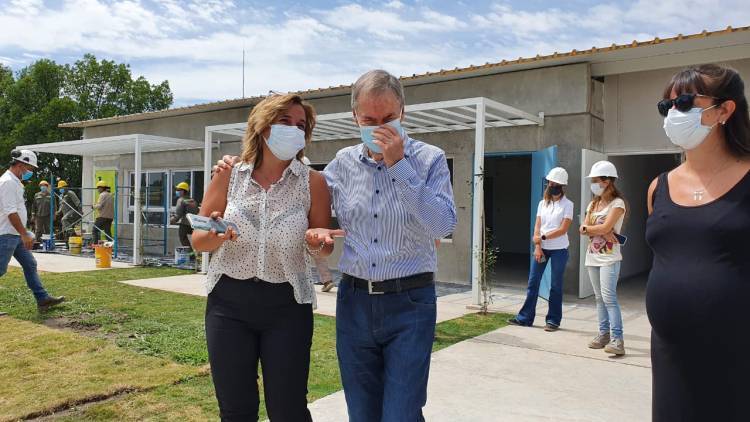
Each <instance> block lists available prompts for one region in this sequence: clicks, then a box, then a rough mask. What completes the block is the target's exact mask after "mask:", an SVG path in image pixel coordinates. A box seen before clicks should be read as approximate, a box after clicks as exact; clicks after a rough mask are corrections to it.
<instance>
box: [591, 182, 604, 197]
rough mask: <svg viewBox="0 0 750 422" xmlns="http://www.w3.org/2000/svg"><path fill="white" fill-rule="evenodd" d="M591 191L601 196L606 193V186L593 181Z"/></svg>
mask: <svg viewBox="0 0 750 422" xmlns="http://www.w3.org/2000/svg"><path fill="white" fill-rule="evenodd" d="M591 193H593V194H594V195H595V196H601V195H602V194H603V193H604V188H603V187H602V186H601V185H600V184H598V183H592V184H591Z"/></svg>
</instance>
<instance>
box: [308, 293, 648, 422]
mask: <svg viewBox="0 0 750 422" xmlns="http://www.w3.org/2000/svg"><path fill="white" fill-rule="evenodd" d="M441 299H442V300H443V301H446V300H450V301H452V303H453V304H468V303H470V299H469V297H468V295H467V294H459V295H453V297H444V298H441ZM523 300H524V294H523V292H521V291H518V290H511V289H502V290H499V291H496V296H495V300H494V304H493V306H492V309H493V310H497V311H502V312H507V313H511V314H513V313H515V312H517V311H518V309H519V308H520V306H521V304H522V301H523ZM569 301H570V302H574V303H573V304H569V305H566V306H564V311H563V313H564V316H563V328H562V329H561V330H560V331H558V332H554V333H547V332H545V331H544V330H543V329H542V326H541V324H542V323H543V318H544V315H545V313H546V303H545V302H544V301H540V302H541V303H540V305H539V307H538V315H541V319H538V320H537V322H536V324H537V325H536V326H535V327H531V328H527V327H515V326H508V327H505V328H502V329H499V330H496V331H494V332H491V333H488V334H486V335H483V336H480V337H477V338H474V339H471V340H467V341H464V342H461V343H458V344H456V345H453V346H451V347H448V348H446V349H443V350H441V351H439V352H437V353H435V354H434V355H433V358H432V366H431V370H430V382H429V385H428V400H427V406H426V407H425V410H424V413H425V418H426V419H427V420H428V421H446V422H447V421H472V422H481V421H487V422H497V421H618V422H619V421H634V422H635V421H638V422H642V421H648V420H650V412H651V369H650V366H651V363H650V358H649V347H650V345H649V333H650V326H649V323H648V319H647V318H646V315H645V311H644V309H643V306H642V305H639V303H638V302H636V301H631V302H632V303H629V304H627V305H625V306H624V308H623V318H624V327H625V343H626V348H627V351H628V354H627V355H626V356H624V357H621V358H614V357H612V356H611V355H607V354H605V353H604V352H603V351H601V350H591V349H589V348H587V347H586V345H587V343H588V341H589V340H590V339H591V338H593V337H594V336H595V335H596V331H597V328H596V327H597V322H596V321H597V318H596V309H595V307H594V306H593V300H585V301H579V300H576V299H574V298H569ZM438 306H439V305H438ZM464 306H465V305H464ZM310 410H311V412H312V415H313V419H314V420H315V421H316V422H328V421H330V422H333V421H344V420H347V413H346V403H345V401H344V394H343V392H337V393H335V394H332V395H330V396H327V397H324V398H322V399H320V400H317V401H316V402H314V403H312V404H311V405H310Z"/></svg>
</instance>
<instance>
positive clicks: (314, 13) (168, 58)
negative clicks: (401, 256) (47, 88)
mask: <svg viewBox="0 0 750 422" xmlns="http://www.w3.org/2000/svg"><path fill="white" fill-rule="evenodd" d="M747 1H748V0H658V1H645V0H641V1H614V0H613V1H608V2H607V1H600V2H597V1H588V0H565V1H541V0H526V1H503V0H496V1H491V0H478V1H429V0H422V1H420V0H411V1H407V0H385V1H368V2H357V1H347V0H337V1H323V0H317V1H307V2H300V1H252V0H245V1H242V0H202V1H198V0H185V1H177V0H160V1H150V0H140V1H138V0H131V1H110V0H60V1H43V0H0V10H2V13H0V62H2V63H4V64H5V65H8V66H11V67H12V68H13V69H16V70H17V69H20V68H22V67H24V66H26V65H28V64H29V63H31V62H33V61H34V60H36V59H38V58H41V57H46V58H51V59H53V60H55V61H57V62H60V63H70V62H73V61H75V60H76V59H78V58H80V57H81V56H82V55H83V54H84V53H93V54H95V55H96V56H97V57H99V58H107V59H113V60H116V61H120V62H127V63H130V65H131V67H132V70H133V73H134V74H136V75H144V76H145V77H146V78H148V79H149V80H151V81H152V82H159V81H161V80H164V79H167V80H169V82H170V85H171V87H172V90H173V92H174V95H175V106H180V105H188V104H195V103H202V102H207V101H215V100H223V99H230V98H239V97H241V96H242V50H243V48H244V49H245V51H246V64H245V95H246V96H252V95H262V94H267V93H268V92H269V90H274V91H281V92H284V91H292V90H300V89H309V88H320V87H328V86H332V85H340V84H350V83H352V82H353V81H354V80H355V79H356V77H357V76H358V75H359V74H361V73H363V72H364V71H366V70H368V69H372V68H384V69H386V70H388V71H390V72H392V73H394V74H396V75H399V76H403V75H411V74H414V73H424V72H427V71H435V70H439V69H452V68H454V67H457V66H459V67H463V66H468V65H471V64H483V63H486V62H497V61H500V60H503V59H515V58H518V57H520V56H523V57H529V56H535V55H536V54H549V53H552V52H555V51H560V52H563V51H569V50H571V49H574V48H575V49H588V48H590V47H592V46H597V47H604V46H609V45H611V44H612V43H613V42H615V43H625V42H630V41H633V40H634V39H635V40H648V39H652V38H654V37H655V36H659V37H668V36H674V35H676V34H677V33H683V34H689V33H696V32H700V31H702V30H704V29H708V30H717V29H723V28H725V27H726V26H727V25H732V26H746V25H750V7H748V3H747Z"/></svg>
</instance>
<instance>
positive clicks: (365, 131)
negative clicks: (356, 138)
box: [359, 119, 406, 154]
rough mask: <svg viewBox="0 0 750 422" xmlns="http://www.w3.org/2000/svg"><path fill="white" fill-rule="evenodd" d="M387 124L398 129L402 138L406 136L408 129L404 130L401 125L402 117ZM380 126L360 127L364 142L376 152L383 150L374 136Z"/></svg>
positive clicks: (379, 152)
mask: <svg viewBox="0 0 750 422" xmlns="http://www.w3.org/2000/svg"><path fill="white" fill-rule="evenodd" d="M386 124H387V125H388V126H391V127H393V128H395V129H396V130H397V131H398V133H399V135H401V138H402V139H403V138H406V131H405V130H404V128H403V126H401V119H395V120H391V121H390V122H388V123H386ZM379 127H380V126H360V127H359V134H360V137H361V138H362V142H363V143H364V144H365V145H366V146H367V149H369V150H370V151H372V152H374V153H375V154H381V153H382V152H383V150H382V149H380V147H379V146H378V144H376V143H375V138H373V137H372V133H373V132H374V131H375V129H377V128H379ZM404 140H405V139H404Z"/></svg>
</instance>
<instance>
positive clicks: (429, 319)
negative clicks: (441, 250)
mask: <svg viewBox="0 0 750 422" xmlns="http://www.w3.org/2000/svg"><path fill="white" fill-rule="evenodd" d="M352 112H353V114H354V118H355V120H356V122H357V124H358V125H359V126H360V129H361V132H362V140H363V143H362V144H358V145H355V146H351V147H348V148H344V149H342V150H341V151H339V152H338V153H337V154H336V158H335V159H334V160H333V161H331V163H330V164H329V165H328V166H327V167H326V169H325V171H324V175H325V177H326V181H327V182H328V187H329V189H330V191H331V194H332V196H333V204H334V208H335V209H336V216H337V217H338V221H339V224H340V226H341V228H342V229H343V230H344V232H345V233H346V235H345V239H344V250H343V255H342V257H341V261H340V262H339V268H340V270H341V272H342V273H343V274H344V275H343V278H342V281H341V284H340V286H339V289H338V297H337V305H336V349H337V352H338V357H339V365H340V369H341V378H342V382H343V385H344V394H345V396H346V402H347V407H348V410H349V419H350V421H356V422H360V421H373V422H375V421H378V422H380V421H409V422H412V421H422V420H424V417H423V416H422V407H423V406H424V405H425V403H426V401H427V378H428V374H429V367H430V354H431V351H432V342H433V339H434V335H435V318H436V296H435V284H434V273H435V272H436V271H437V256H436V250H435V247H436V245H435V239H439V238H443V237H445V236H447V235H449V234H451V233H452V232H453V229H454V228H455V226H456V210H455V205H454V203H453V190H452V187H451V180H450V172H449V170H448V164H447V161H446V158H445V153H444V152H443V151H442V150H441V149H439V148H437V147H434V146H432V145H428V144H426V143H424V142H421V141H417V140H416V139H412V138H410V137H409V136H408V135H407V134H406V132H405V131H404V130H403V128H402V127H401V125H400V121H401V120H403V118H404V92H403V87H402V86H401V83H400V81H399V80H398V79H397V78H396V77H394V76H393V75H391V74H389V73H387V72H385V71H382V70H374V71H370V72H367V73H365V74H364V75H362V76H361V77H360V78H359V79H358V80H357V82H356V83H355V84H354V86H353V88H352ZM330 234H331V232H330V231H327V230H325V229H315V230H310V231H308V234H307V241H308V243H309V248H311V249H313V250H314V249H317V248H318V245H320V244H321V243H320V242H321V241H323V242H324V243H332V242H333V239H332V238H331V236H330Z"/></svg>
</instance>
